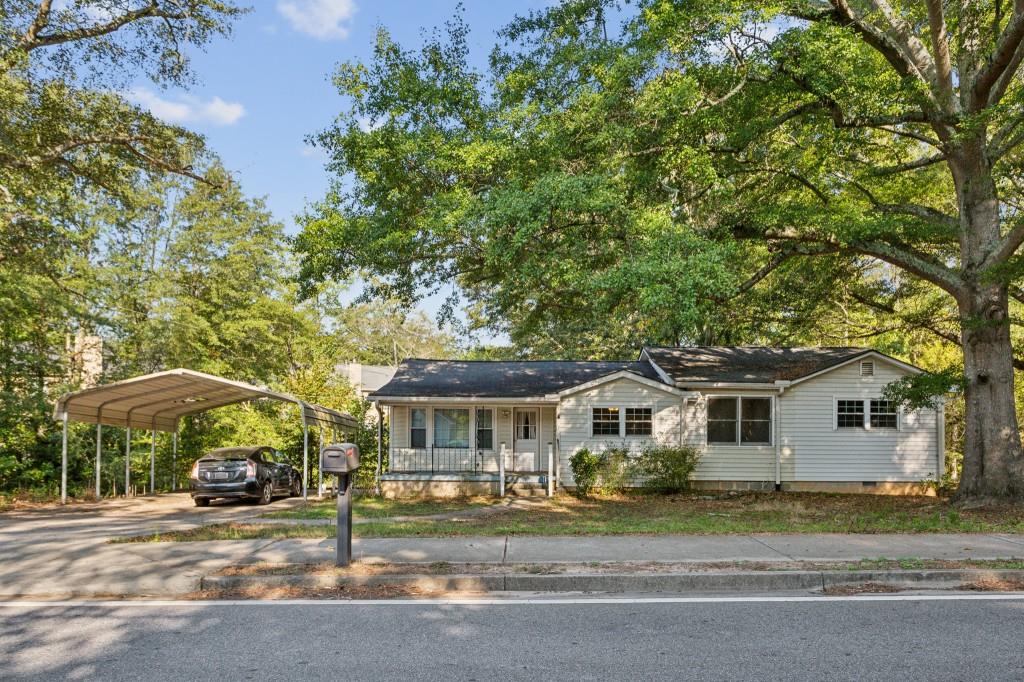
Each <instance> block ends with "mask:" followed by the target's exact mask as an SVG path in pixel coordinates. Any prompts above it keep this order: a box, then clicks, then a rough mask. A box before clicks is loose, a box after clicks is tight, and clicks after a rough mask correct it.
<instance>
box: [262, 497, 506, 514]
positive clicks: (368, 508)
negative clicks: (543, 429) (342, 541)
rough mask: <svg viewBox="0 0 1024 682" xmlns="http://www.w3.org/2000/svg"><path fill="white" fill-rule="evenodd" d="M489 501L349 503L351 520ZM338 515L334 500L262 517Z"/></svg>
mask: <svg viewBox="0 0 1024 682" xmlns="http://www.w3.org/2000/svg"><path fill="white" fill-rule="evenodd" d="M495 502H496V499H495V498H493V497H470V498H463V499H452V500H429V499H407V500H386V499H384V498H383V497H357V498H355V499H354V500H352V514H353V517H354V518H357V519H358V518H363V519H369V518H384V517H392V516H426V515H430V514H440V513H442V512H451V511H463V510H466V509H472V508H474V507H489V506H491V505H492V504H495ZM337 513H338V506H337V503H336V502H335V500H334V499H329V500H321V501H317V502H310V503H308V504H305V505H302V506H299V507H294V508H292V509H282V510H280V511H274V512H270V513H269V514H264V515H263V516H264V518H268V519H333V518H334V517H335V515H336V514H337Z"/></svg>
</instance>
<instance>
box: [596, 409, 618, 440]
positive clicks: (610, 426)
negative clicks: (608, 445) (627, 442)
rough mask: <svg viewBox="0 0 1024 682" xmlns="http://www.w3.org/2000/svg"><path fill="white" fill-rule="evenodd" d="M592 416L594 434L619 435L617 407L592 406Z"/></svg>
mask: <svg viewBox="0 0 1024 682" xmlns="http://www.w3.org/2000/svg"><path fill="white" fill-rule="evenodd" d="M592 417H593V419H592V424H593V432H594V435H595V436H618V435H619V408H617V407H595V408H593V413H592Z"/></svg>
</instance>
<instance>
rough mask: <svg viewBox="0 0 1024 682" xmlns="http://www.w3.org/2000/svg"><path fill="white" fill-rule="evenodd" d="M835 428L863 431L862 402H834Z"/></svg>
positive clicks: (841, 400)
mask: <svg viewBox="0 0 1024 682" xmlns="http://www.w3.org/2000/svg"><path fill="white" fill-rule="evenodd" d="M836 428H839V429H863V428H864V401H863V400H846V399H840V400H837V401H836Z"/></svg>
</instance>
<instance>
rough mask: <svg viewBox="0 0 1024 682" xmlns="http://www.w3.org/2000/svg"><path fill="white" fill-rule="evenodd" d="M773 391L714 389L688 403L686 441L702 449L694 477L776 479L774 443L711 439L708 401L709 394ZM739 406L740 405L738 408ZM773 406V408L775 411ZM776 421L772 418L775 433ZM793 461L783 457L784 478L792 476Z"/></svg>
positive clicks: (741, 395) (737, 395)
mask: <svg viewBox="0 0 1024 682" xmlns="http://www.w3.org/2000/svg"><path fill="white" fill-rule="evenodd" d="M774 395H775V392H774V391H757V390H750V389H747V390H726V389H715V390H714V392H713V393H710V394H709V395H706V396H703V397H701V398H698V399H695V400H694V399H691V400H690V401H689V402H688V403H687V411H686V422H685V423H686V430H685V432H684V442H685V443H686V444H687V445H691V446H693V447H695V448H698V449H700V450H702V451H703V453H704V454H703V456H702V457H701V460H700V464H699V465H698V466H697V470H696V471H695V472H694V474H693V477H694V479H695V480H698V481H757V482H774V481H775V446H774V445H772V444H770V443H766V444H743V445H739V444H737V443H736V442H733V443H708V442H707V441H708V438H707V404H708V400H709V399H710V398H716V397H722V398H767V399H769V400H771V399H772V397H773V396H774ZM738 407H739V406H738V405H737V408H738ZM774 411H775V410H774V408H773V409H772V412H773V413H774ZM774 430H775V424H774V420H773V422H772V431H773V434H772V436H773V437H774ZM792 471H793V463H792V462H791V461H787V460H786V459H785V458H783V460H782V478H783V480H792V478H791V476H792Z"/></svg>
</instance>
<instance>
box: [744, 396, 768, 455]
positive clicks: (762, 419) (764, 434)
mask: <svg viewBox="0 0 1024 682" xmlns="http://www.w3.org/2000/svg"><path fill="white" fill-rule="evenodd" d="M771 442H772V399H771V398H740V444H741V445H767V444H770V443H771Z"/></svg>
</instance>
